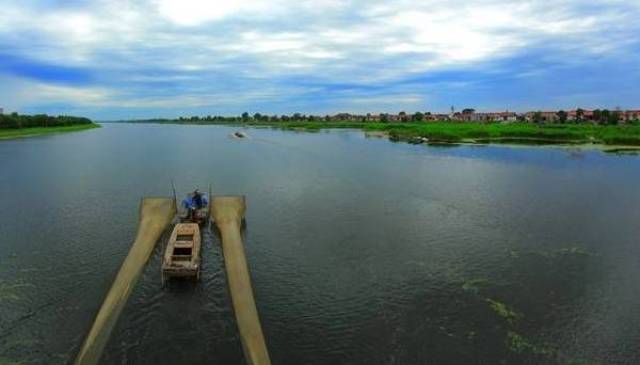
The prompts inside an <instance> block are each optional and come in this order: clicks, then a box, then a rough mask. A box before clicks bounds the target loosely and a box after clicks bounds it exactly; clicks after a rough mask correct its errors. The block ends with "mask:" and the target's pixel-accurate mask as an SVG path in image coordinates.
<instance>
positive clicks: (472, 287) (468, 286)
mask: <svg viewBox="0 0 640 365" xmlns="http://www.w3.org/2000/svg"><path fill="white" fill-rule="evenodd" d="M488 283H489V280H487V279H485V278H472V279H465V280H464V281H463V282H462V290H464V291H468V292H473V293H477V292H478V290H480V287H482V286H485V285H487V284H488Z"/></svg>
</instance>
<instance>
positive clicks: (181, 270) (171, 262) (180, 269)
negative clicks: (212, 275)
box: [162, 223, 202, 286]
mask: <svg viewBox="0 0 640 365" xmlns="http://www.w3.org/2000/svg"><path fill="white" fill-rule="evenodd" d="M201 245H202V238H201V237H200V226H199V225H198V224H196V223H178V224H176V226H175V227H174V228H173V232H172V233H171V237H170V238H169V242H168V243H167V248H166V250H165V252H164V258H163V260H162V286H164V284H165V282H166V280H168V279H169V278H172V277H189V278H193V279H195V280H199V279H200V248H201Z"/></svg>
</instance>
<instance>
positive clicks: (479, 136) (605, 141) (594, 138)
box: [123, 119, 640, 152]
mask: <svg viewBox="0 0 640 365" xmlns="http://www.w3.org/2000/svg"><path fill="white" fill-rule="evenodd" d="M123 122H126V123H158V124H185V125H226V126H237V127H245V126H248V127H268V128H278V129H287V130H304V131H319V130H322V129H336V128H341V129H359V130H363V131H365V132H367V133H368V134H370V135H374V134H377V135H378V136H383V137H386V138H389V139H390V140H391V141H398V142H408V143H413V144H422V143H426V144H492V143H499V144H517V145H567V146H574V147H578V146H582V147H589V148H597V149H603V150H606V151H610V150H612V151H616V152H626V151H638V150H640V125H638V124H624V125H594V124H542V125H536V124H532V123H477V122H444V121H443V122H417V123H416V122H413V123H411V122H409V123H375V122H308V121H299V122H298V121H287V122H263V121H259V122H258V121H247V122H220V121H202V120H201V121H195V122H194V121H188V120H166V119H165V120H135V121H123Z"/></svg>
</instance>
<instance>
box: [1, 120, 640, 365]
mask: <svg viewBox="0 0 640 365" xmlns="http://www.w3.org/2000/svg"><path fill="white" fill-rule="evenodd" d="M233 131H235V129H233V128H225V127H214V126H171V125H105V127H104V128H102V129H99V130H92V131H88V132H83V133H78V134H69V135H58V136H49V137H38V138H32V139H24V140H16V141H4V142H2V143H0V160H2V161H3V163H2V165H1V167H0V201H2V203H3V206H4V209H2V210H0V221H2V225H0V237H1V238H0V362H9V363H10V362H11V361H16V362H18V361H22V362H24V363H36V364H37V363H42V364H45V363H46V364H49V363H64V362H66V361H68V360H70V359H73V357H74V356H75V352H76V351H77V350H78V348H79V346H80V345H81V343H82V340H83V338H84V336H85V335H86V332H87V331H88V329H89V327H90V325H91V322H92V320H93V317H94V316H95V313H96V312H97V310H98V308H99V306H100V304H101V302H102V299H103V297H104V295H105V293H106V291H107V290H108V288H109V285H110V283H111V280H112V279H113V276H114V275H115V273H116V271H117V269H118V267H119V265H120V263H121V261H122V259H123V258H124V256H125V255H126V253H127V250H128V246H129V244H130V242H131V240H132V239H133V237H134V236H135V232H136V226H137V214H138V211H137V208H138V204H139V198H140V196H142V195H165V196H166V195H170V194H171V180H172V179H173V180H175V181H176V185H177V188H178V190H179V191H183V192H186V191H189V190H190V189H191V188H193V187H194V186H202V185H203V184H205V183H207V182H211V183H212V184H213V190H214V192H217V193H220V194H238V193H241V194H245V195H246V196H247V202H248V210H247V219H246V222H247V226H246V232H245V235H246V237H245V238H246V240H245V243H246V252H247V257H248V260H249V264H250V266H251V272H252V277H253V280H254V290H255V294H256V299H257V304H258V310H259V312H260V315H261V319H262V321H263V329H264V332H265V336H266V339H267V343H268V346H269V349H270V351H271V356H272V360H273V362H274V363H276V364H280V363H283V364H335V363H352V364H371V363H376V364H378V363H398V364H406V363H425V362H429V363H431V362H432V363H500V362H504V363H536V364H537V363H561V364H565V363H570V362H574V363H580V362H584V363H637V362H638V360H639V357H640V351H639V350H638V347H637V344H638V343H640V310H639V309H637V305H636V304H637V303H638V302H640V291H639V290H638V288H639V287H640V286H638V282H637V280H638V279H637V278H638V277H639V274H640V266H639V265H638V260H637V257H638V256H639V254H640V248H639V247H638V245H637V242H638V237H640V226H639V225H638V224H637V222H638V221H639V220H640V194H638V193H637V187H638V186H640V185H639V184H640V168H639V167H640V159H639V158H638V157H637V156H616V155H607V154H605V153H601V152H598V151H587V150H582V151H579V152H577V151H574V150H566V149H558V148H550V147H500V146H485V147H477V146H466V145H462V146H457V147H455V148H434V147H432V146H426V145H417V146H414V145H408V144H403V143H389V142H388V141H386V140H384V139H376V138H369V139H367V138H365V137H364V135H363V133H361V132H356V131H333V132H331V133H324V132H323V133H312V134H310V133H295V134H294V133H292V132H287V131H277V130H269V129H251V130H249V131H248V134H249V135H250V136H251V138H248V139H242V140H239V139H233V138H230V137H229V134H231V133H232V132H233ZM166 238H167V233H165V237H164V238H163V239H162V240H161V242H162V244H165V243H166ZM162 244H161V245H158V247H156V251H155V253H154V255H153V256H152V259H151V260H150V262H149V264H148V265H147V268H146V270H145V272H144V273H143V276H142V277H141V278H140V281H139V282H138V285H137V286H136V288H135V290H134V292H133V294H132V296H131V299H130V301H129V303H128V304H127V306H126V307H125V309H124V312H123V315H122V317H121V320H120V322H119V323H118V325H117V326H116V328H115V329H114V332H113V336H112V338H111V340H110V342H109V344H108V345H107V349H106V351H105V356H104V358H103V363H105V364H121V363H134V364H170V363H193V364H205V363H225V364H234V363H242V361H243V359H242V350H241V345H240V341H239V337H238V334H237V329H236V325H235V322H234V319H233V313H232V309H231V305H230V300H229V295H228V292H227V288H226V279H225V277H224V271H223V260H222V257H221V251H220V247H219V241H218V238H217V237H216V235H215V234H213V233H212V232H211V230H210V229H205V230H204V240H203V246H204V247H203V270H202V275H203V277H202V281H201V282H200V283H198V284H197V285H191V284H189V283H172V285H171V286H170V287H169V288H168V289H166V290H162V289H161V288H160V261H161V253H162V249H163V247H162Z"/></svg>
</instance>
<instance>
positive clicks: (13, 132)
mask: <svg viewBox="0 0 640 365" xmlns="http://www.w3.org/2000/svg"><path fill="white" fill-rule="evenodd" d="M93 128H100V125H98V124H95V123H92V124H78V125H68V126H56V127H32V128H15V129H0V140H7V139H15V138H26V137H35V136H42V135H46V134H57V133H69V132H78V131H84V130H87V129H93Z"/></svg>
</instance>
